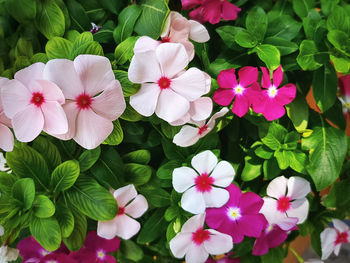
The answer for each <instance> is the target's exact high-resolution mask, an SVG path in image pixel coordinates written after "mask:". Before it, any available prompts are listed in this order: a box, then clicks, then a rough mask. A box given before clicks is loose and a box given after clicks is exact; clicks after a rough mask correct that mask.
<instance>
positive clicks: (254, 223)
mask: <svg viewBox="0 0 350 263" xmlns="http://www.w3.org/2000/svg"><path fill="white" fill-rule="evenodd" d="M265 225H266V219H265V217H264V216H263V215H262V214H258V215H243V216H242V218H240V219H239V221H238V226H239V227H240V228H241V229H242V230H243V231H242V232H243V234H244V235H245V236H248V237H259V236H260V235H261V231H262V230H263V229H264V227H265Z"/></svg>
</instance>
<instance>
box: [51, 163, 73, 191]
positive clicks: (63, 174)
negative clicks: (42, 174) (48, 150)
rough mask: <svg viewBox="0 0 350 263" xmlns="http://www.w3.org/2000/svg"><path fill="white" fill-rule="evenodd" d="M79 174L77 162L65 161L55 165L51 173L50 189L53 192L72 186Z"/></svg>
mask: <svg viewBox="0 0 350 263" xmlns="http://www.w3.org/2000/svg"><path fill="white" fill-rule="evenodd" d="M79 174H80V167H79V162H78V161H76V160H70V161H65V162H64V163H62V164H60V165H59V166H57V167H56V169H55V170H54V171H53V172H52V175H51V184H50V186H51V189H52V191H53V192H54V193H59V192H62V191H65V190H67V189H69V188H71V187H72V186H73V184H74V183H75V181H76V180H77V178H78V176H79Z"/></svg>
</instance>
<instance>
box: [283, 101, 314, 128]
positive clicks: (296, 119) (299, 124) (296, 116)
mask: <svg viewBox="0 0 350 263" xmlns="http://www.w3.org/2000/svg"><path fill="white" fill-rule="evenodd" d="M286 110H287V115H288V117H289V119H290V120H291V121H292V123H293V125H294V127H295V129H296V130H297V131H298V132H300V133H302V132H304V131H305V130H306V128H307V125H308V120H309V107H308V105H307V103H306V100H305V97H303V96H297V97H296V98H295V99H294V100H293V101H292V102H291V103H289V104H288V105H286Z"/></svg>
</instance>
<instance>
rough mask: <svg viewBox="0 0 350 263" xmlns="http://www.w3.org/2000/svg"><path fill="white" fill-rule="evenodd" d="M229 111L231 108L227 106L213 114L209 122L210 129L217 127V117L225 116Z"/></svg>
mask: <svg viewBox="0 0 350 263" xmlns="http://www.w3.org/2000/svg"><path fill="white" fill-rule="evenodd" d="M228 112H229V109H228V108H226V107H225V108H222V109H221V110H220V111H219V112H216V113H215V114H214V115H213V116H211V118H210V120H209V121H208V124H207V126H208V129H213V128H214V127H215V121H216V119H219V118H221V117H223V116H225V115H226V114H227V113H228Z"/></svg>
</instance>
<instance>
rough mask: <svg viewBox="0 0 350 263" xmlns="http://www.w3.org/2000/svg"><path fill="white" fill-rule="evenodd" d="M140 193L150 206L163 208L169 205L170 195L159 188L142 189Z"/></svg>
mask: <svg viewBox="0 0 350 263" xmlns="http://www.w3.org/2000/svg"><path fill="white" fill-rule="evenodd" d="M140 193H141V194H142V195H144V196H145V197H146V199H147V202H149V203H150V204H151V205H153V206H155V207H164V206H169V205H170V194H169V193H168V192H167V191H165V190H164V189H162V188H159V187H147V188H142V189H141V190H140Z"/></svg>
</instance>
